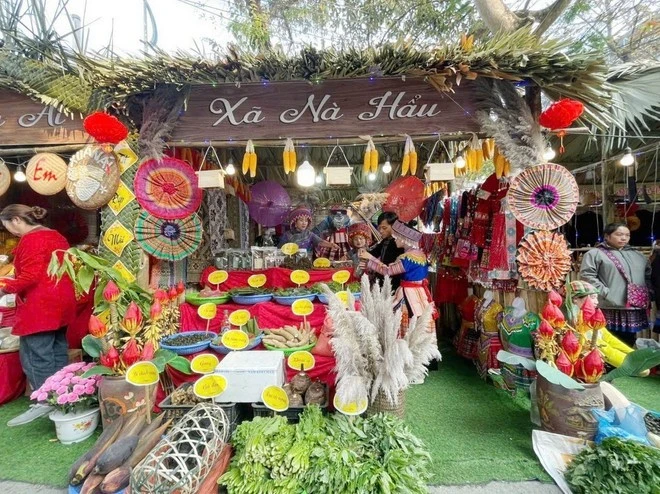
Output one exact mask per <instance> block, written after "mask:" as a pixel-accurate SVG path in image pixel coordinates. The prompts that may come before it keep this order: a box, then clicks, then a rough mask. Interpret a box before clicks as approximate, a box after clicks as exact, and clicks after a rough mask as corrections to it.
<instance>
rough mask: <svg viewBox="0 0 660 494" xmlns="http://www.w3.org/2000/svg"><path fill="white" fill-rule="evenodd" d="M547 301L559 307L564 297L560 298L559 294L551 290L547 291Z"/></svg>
mask: <svg viewBox="0 0 660 494" xmlns="http://www.w3.org/2000/svg"><path fill="white" fill-rule="evenodd" d="M548 301H549V302H550V303H551V304H553V305H555V306H557V307H561V304H563V303H564V299H562V298H561V295H559V294H558V293H557V292H556V291H555V290H551V291H550V293H548Z"/></svg>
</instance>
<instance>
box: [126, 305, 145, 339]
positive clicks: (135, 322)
mask: <svg viewBox="0 0 660 494" xmlns="http://www.w3.org/2000/svg"><path fill="white" fill-rule="evenodd" d="M122 325H123V326H124V329H125V330H126V331H127V332H128V333H130V334H131V335H134V334H135V333H137V332H138V330H139V329H140V326H141V325H142V311H140V308H139V307H138V306H137V304H136V303H135V302H131V303H130V304H129V305H128V309H126V314H124V321H123V323H122Z"/></svg>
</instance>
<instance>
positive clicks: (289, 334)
mask: <svg viewBox="0 0 660 494" xmlns="http://www.w3.org/2000/svg"><path fill="white" fill-rule="evenodd" d="M263 332H264V338H263V340H262V341H263V342H264V343H265V344H266V345H268V346H271V347H274V348H283V349H286V348H298V347H304V346H308V345H314V344H316V334H315V333H314V331H312V327H311V326H310V324H309V321H308V322H307V323H300V327H298V328H296V327H295V326H284V327H282V328H280V329H264V330H263Z"/></svg>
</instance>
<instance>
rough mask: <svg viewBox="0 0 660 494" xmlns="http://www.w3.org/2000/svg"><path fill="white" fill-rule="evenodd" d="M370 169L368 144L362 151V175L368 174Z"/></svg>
mask: <svg viewBox="0 0 660 494" xmlns="http://www.w3.org/2000/svg"><path fill="white" fill-rule="evenodd" d="M370 168H371V149H369V144H367V149H365V151H364V158H363V160H362V175H365V176H366V174H367V173H369V169H370Z"/></svg>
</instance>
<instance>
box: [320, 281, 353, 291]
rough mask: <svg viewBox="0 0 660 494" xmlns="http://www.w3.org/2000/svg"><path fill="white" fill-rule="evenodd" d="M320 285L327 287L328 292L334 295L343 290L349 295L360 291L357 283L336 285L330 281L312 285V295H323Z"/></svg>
mask: <svg viewBox="0 0 660 494" xmlns="http://www.w3.org/2000/svg"><path fill="white" fill-rule="evenodd" d="M322 285H327V286H328V288H329V289H330V291H331V292H334V293H337V292H341V291H343V290H348V291H349V292H351V293H359V292H360V290H361V289H362V287H361V285H360V282H359V281H353V282H351V283H346V284H345V285H342V284H341V283H337V282H336V281H331V282H329V283H317V284H315V285H313V286H312V290H314V293H323V289H322V288H321V286H322Z"/></svg>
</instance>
